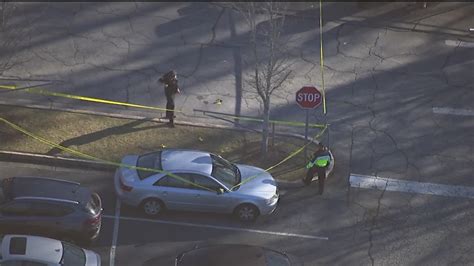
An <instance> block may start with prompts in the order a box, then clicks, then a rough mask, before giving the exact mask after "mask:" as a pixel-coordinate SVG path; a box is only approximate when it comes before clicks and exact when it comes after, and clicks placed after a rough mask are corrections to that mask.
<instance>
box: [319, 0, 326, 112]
mask: <svg viewBox="0 0 474 266" xmlns="http://www.w3.org/2000/svg"><path fill="white" fill-rule="evenodd" d="M319 44H320V51H319V59H320V60H319V61H320V62H321V66H320V68H321V82H322V85H323V88H322V89H323V112H324V114H326V90H325V86H324V50H323V5H322V0H319Z"/></svg>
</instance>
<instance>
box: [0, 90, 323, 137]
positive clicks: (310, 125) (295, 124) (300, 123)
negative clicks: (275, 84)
mask: <svg viewBox="0 0 474 266" xmlns="http://www.w3.org/2000/svg"><path fill="white" fill-rule="evenodd" d="M0 89H9V90H14V89H16V86H14V85H0ZM22 90H23V91H25V92H30V93H34V94H40V95H47V96H55V97H62V98H68V99H75V100H81V101H88V102H96V103H104V104H111V105H121V106H129V107H136V108H144V109H152V110H159V111H172V110H171V109H166V108H160V107H153V106H147V105H141V104H133V103H126V102H118V101H111V100H106V99H100V98H93V97H86V96H79V95H73V94H66V93H60V92H52V91H48V90H45V89H41V88H28V87H25V88H22ZM221 101H222V100H221ZM174 112H177V113H183V114H184V115H186V114H185V113H184V112H183V111H179V110H174ZM221 115H224V116H228V117H230V118H234V119H239V120H246V121H255V122H263V119H259V118H249V117H241V116H235V115H229V114H221ZM269 122H271V123H274V124H280V125H290V126H305V125H306V124H305V123H303V122H293V121H280V120H269ZM308 127H312V128H324V127H325V125H320V124H308Z"/></svg>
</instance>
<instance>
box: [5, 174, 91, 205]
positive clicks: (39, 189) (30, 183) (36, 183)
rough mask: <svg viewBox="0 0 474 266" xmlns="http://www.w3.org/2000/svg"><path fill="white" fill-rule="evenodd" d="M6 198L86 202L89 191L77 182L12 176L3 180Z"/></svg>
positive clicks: (89, 194) (88, 197)
mask: <svg viewBox="0 0 474 266" xmlns="http://www.w3.org/2000/svg"><path fill="white" fill-rule="evenodd" d="M3 192H4V194H5V197H7V198H8V199H14V198H19V197H38V198H52V199H55V198H56V199H62V200H69V201H77V202H79V203H81V204H86V203H87V202H88V201H89V199H90V197H91V191H90V190H89V189H88V188H86V187H82V186H80V184H79V183H75V182H70V181H66V180H60V179H53V178H45V177H12V178H8V179H7V180H5V181H4V182H3Z"/></svg>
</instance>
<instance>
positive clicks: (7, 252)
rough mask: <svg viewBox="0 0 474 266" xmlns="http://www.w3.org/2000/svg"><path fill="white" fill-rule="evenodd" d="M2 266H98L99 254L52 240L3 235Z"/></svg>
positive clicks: (0, 261)
mask: <svg viewBox="0 0 474 266" xmlns="http://www.w3.org/2000/svg"><path fill="white" fill-rule="evenodd" d="M0 245H1V246H0V265H2V266H14V265H15V266H19V265H35V266H43V265H44V266H46V265H48V266H52V265H66V266H67V265H74V266H75V265H77V266H100V265H101V260H100V256H99V254H97V253H95V252H93V251H90V250H87V249H82V248H80V247H78V246H75V245H73V244H70V243H67V242H63V241H59V240H56V239H52V238H46V237H40V236H30V235H5V236H4V237H3V239H2V240H1V244H0Z"/></svg>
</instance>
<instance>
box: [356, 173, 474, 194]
mask: <svg viewBox="0 0 474 266" xmlns="http://www.w3.org/2000/svg"><path fill="white" fill-rule="evenodd" d="M349 183H350V184H351V187H357V188H368V189H379V190H386V191H399V192H408V193H420V194H428V195H437V196H447V197H462V198H470V199H474V187H467V186H453V185H441V184H434V183H422V182H416V181H406V180H399V179H393V178H383V177H376V176H366V175H357V174H351V175H350V177H349Z"/></svg>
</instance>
